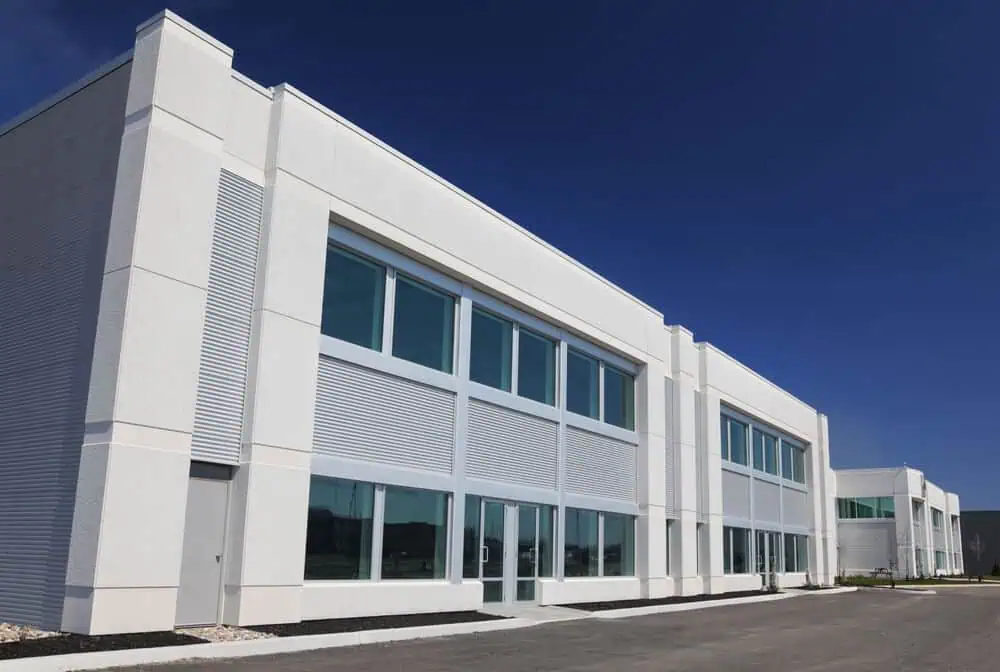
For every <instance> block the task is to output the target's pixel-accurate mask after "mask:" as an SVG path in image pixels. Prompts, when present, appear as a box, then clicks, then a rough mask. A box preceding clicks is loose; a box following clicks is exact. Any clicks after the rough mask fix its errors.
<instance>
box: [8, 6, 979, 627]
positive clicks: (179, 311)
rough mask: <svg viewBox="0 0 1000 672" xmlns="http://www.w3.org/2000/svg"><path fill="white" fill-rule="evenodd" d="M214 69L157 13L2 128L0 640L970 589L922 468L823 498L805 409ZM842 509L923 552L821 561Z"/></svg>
mask: <svg viewBox="0 0 1000 672" xmlns="http://www.w3.org/2000/svg"><path fill="white" fill-rule="evenodd" d="M232 59H233V51H232V50H231V49H230V48H229V47H227V46H226V45H224V44H221V43H220V42H218V41H217V40H215V39H213V38H212V37H210V36H209V35H206V34H205V33H204V32H202V31H200V30H199V29H198V28H196V27H194V26H192V25H190V24H188V23H186V22H185V21H183V20H182V19H180V18H178V17H176V16H175V15H173V14H171V13H169V12H164V13H162V14H160V15H158V16H157V17H155V18H153V19H151V20H150V21H148V22H146V23H144V24H143V25H142V26H140V27H139V28H138V32H137V34H136V41H135V47H134V49H133V50H132V51H130V52H129V53H128V54H126V55H125V56H123V57H122V58H120V59H118V60H116V61H115V62H113V63H110V64H109V65H108V66H107V67H105V68H103V69H102V70H101V71H100V72H98V73H95V74H93V75H92V76H90V77H88V78H86V79H85V80H83V81H82V82H80V83H79V84H77V85H76V86H74V87H71V88H70V89H69V90H67V91H65V92H63V93H61V94H59V95H57V96H56V97H55V98H53V99H52V100H49V101H47V102H45V103H43V104H42V105H40V106H39V107H38V108H36V109H34V110H32V111H30V112H28V113H26V114H25V115H23V116H22V117H20V118H18V119H16V120H14V121H13V122H11V123H10V124H8V125H7V126H5V127H3V128H2V129H0V204H2V206H0V236H2V239H0V240H2V244H0V315H2V316H3V319H2V320H0V344H2V345H0V361H2V364H0V455H2V456H3V460H2V461H0V512H2V515H0V549H3V553H2V557H0V621H15V622H25V623H34V624H38V625H42V626H45V627H56V628H62V629H64V630H69V631H75V632H83V633H113V632H124V631H149V630H163V629H169V628H172V627H174V626H175V625H186V624H203V623H217V622H222V623H230V624H242V625H246V624H260V623H276V622H294V621H299V620H303V619H322V618H335V617H344V616H361V615H374V614H388V613H404V612H414V611H437V610H461V609H477V608H480V607H482V605H483V604H484V603H487V602H501V603H502V602H508V603H514V602H518V601H526V602H534V603H539V604H564V603H572V602H589V601H599V600H620V599H627V598H641V597H661V596H667V595H692V594H699V593H720V592H726V591H733V590H742V589H751V588H756V587H759V586H761V585H762V583H763V582H765V581H767V580H770V578H771V577H773V579H774V581H775V582H776V583H778V584H779V585H781V586H786V587H787V586H798V585H803V584H805V583H823V584H828V583H831V582H832V581H833V579H834V576H835V574H836V572H837V571H838V568H840V569H843V568H844V567H845V562H847V564H850V565H857V567H858V568H859V569H869V568H870V566H872V565H879V564H889V563H891V562H893V561H894V559H895V558H896V556H897V555H898V556H900V557H901V560H899V562H901V563H909V564H907V565H905V566H907V567H910V566H914V565H915V564H916V566H915V567H914V570H913V571H915V572H917V571H918V570H919V567H921V566H922V567H927V566H928V564H927V563H930V562H936V561H937V559H936V558H937V556H936V553H937V552H938V550H939V549H940V551H941V552H945V553H946V556H945V560H944V561H941V562H940V563H939V566H940V567H941V568H942V571H951V570H953V569H954V568H956V567H961V553H960V549H961V543H960V540H959V537H958V532H957V530H958V518H957V516H958V499H957V497H955V496H953V495H945V494H944V493H943V492H940V491H939V490H937V489H932V486H930V485H928V486H927V487H926V488H925V487H924V485H923V481H922V479H918V478H917V477H916V476H915V475H914V474H916V473H917V472H913V471H912V470H901V471H900V472H899V473H898V474H890V475H888V476H886V477H885V478H884V479H881V480H880V477H876V476H874V475H873V476H871V477H870V478H869V479H868V480H869V481H870V482H871V487H867V486H863V485H862V481H864V478H863V477H862V475H860V473H854V472H842V473H841V475H840V476H839V478H835V477H834V472H833V471H832V470H831V468H830V453H829V438H828V437H829V433H828V427H827V420H826V417H825V416H824V415H823V414H822V413H819V412H817V410H816V409H814V408H812V407H810V406H809V405H807V404H805V403H803V402H802V401H800V400H798V399H796V398H795V397H793V396H792V395H791V394H789V393H787V392H785V391H784V390H782V389H780V388H779V387H777V386H775V385H774V384H772V383H770V382H768V381H767V380H765V379H763V378H762V377H761V376H759V375H757V374H756V373H754V372H753V371H752V370H751V369H750V368H748V367H747V366H745V365H744V364H742V363H740V362H738V361H736V360H734V359H733V358H731V357H729V356H728V355H726V354H725V353H723V352H721V351H719V350H718V349H716V348H714V347H713V346H711V345H709V344H707V343H699V342H697V341H696V340H695V339H694V336H693V334H692V332H691V331H689V330H687V329H685V328H684V327H681V326H670V325H666V324H665V323H664V319H663V315H662V314H661V313H660V312H658V311H657V310H656V309H655V308H652V307H650V306H648V305H646V304H644V303H643V302H642V301H640V300H638V299H636V298H635V297H634V296H632V295H630V294H628V293H627V292H626V291H625V290H623V289H622V288H619V287H616V286H615V285H613V284H612V283H610V282H609V281H607V280H606V279H604V278H602V277H600V276H599V275H597V274H596V273H594V272H593V271H591V270H590V269H588V268H586V267H585V266H583V265H582V264H580V263H579V262H577V261H575V260H573V259H571V258H569V257H568V256H566V255H565V254H563V253H562V252H560V251H559V250H557V249H555V248H553V247H552V246H550V245H548V244H547V243H545V242H544V241H542V240H540V239H538V238H537V237H536V236H534V235H532V234H531V233H529V232H527V231H525V230H524V229H522V228H520V227H518V226H517V225H516V224H514V223H513V222H511V221H510V220H508V219H506V218H505V217H503V216H502V215H500V214H499V213H497V212H496V211H494V210H492V209H490V208H489V207H488V206H487V205H485V204H483V203H481V202H479V201H477V200H475V199H474V198H473V197H471V196H470V195H468V194H466V193H464V192H462V191H461V190H460V189H458V188H457V187H455V186H454V185H452V184H450V183H448V182H446V181H445V180H443V179H441V178H440V177H439V176H437V175H435V174H433V173H432V172H430V171H428V170H427V169H426V168H424V167H422V166H420V165H419V164H417V163H416V162H414V161H413V160H411V159H410V158H408V157H406V156H404V155H402V154H400V153H399V152H397V151H395V150H394V149H392V148H391V147H389V146H387V145H386V144H385V143H383V142H381V141H379V140H378V139H377V138H374V137H372V136H371V135H369V134H367V133H366V132H365V131H363V130H362V129H360V128H358V127H357V126H355V125H353V124H351V123H350V122H348V121H346V120H345V119H343V118H341V117H339V116H338V115H337V114H336V113H334V112H333V111H331V110H329V109H327V108H326V107H324V106H323V105H321V104H320V103H318V102H316V101H315V100H313V99H311V98H309V97H308V96H307V95H305V94H304V93H302V92H300V91H298V90H297V89H295V88H294V87H292V86H289V85H287V84H283V85H279V86H275V87H272V88H265V87H263V86H260V85H258V84H257V83H255V82H253V81H251V80H249V79H248V78H246V77H244V76H243V75H241V74H240V73H238V72H237V71H235V70H233V68H232ZM876 481H877V483H876ZM883 481H884V485H883ZM837 487H840V488H841V489H842V492H841V493H840V494H841V496H842V497H844V499H842V500H839V501H841V502H843V503H844V504H842V505H843V506H846V507H847V508H846V509H845V511H855V510H856V509H851V508H850V507H851V506H852V505H851V504H850V503H849V502H850V501H853V500H850V499H848V498H862V497H864V498H878V497H883V496H890V497H891V502H892V504H893V506H894V507H895V508H894V515H895V512H905V513H906V515H905V516H903V515H901V516H900V517H899V519H898V520H895V519H894V522H893V523H892V525H893V529H892V532H891V534H895V535H897V536H898V534H899V533H898V531H897V530H896V527H895V525H896V523H897V522H898V523H899V524H901V525H903V527H904V528H905V529H906V530H910V529H912V530H914V532H913V534H912V535H911V536H910V537H908V538H909V539H910V541H905V540H904V542H903V543H902V544H895V543H890V542H891V541H893V539H889V538H888V537H887V538H885V539H883V541H884V542H885V543H884V548H883V549H881V551H880V552H881V553H882V555H877V554H875V552H874V551H872V550H870V547H873V546H874V544H873V543H871V542H867V541H865V542H863V543H859V542H851V543H849V544H847V545H846V546H845V545H844V543H843V542H841V544H840V545H839V546H838V540H837V535H838V528H839V530H840V534H841V535H842V538H847V539H851V538H852V537H851V534H852V532H851V530H854V531H855V532H853V534H854V535H855V536H854V537H853V538H855V539H857V538H861V537H864V535H863V534H860V533H858V532H857V530H858V528H859V526H863V523H855V522H850V521H845V520H840V521H838V518H837V508H836V503H837V501H838V500H836V499H835V498H836V496H837V492H836V489H837ZM866 506H867V504H866ZM934 507H937V508H936V509H935V508H934ZM918 510H919V512H920V513H919V515H918ZM932 511H938V512H940V514H941V515H942V516H944V518H943V520H945V521H946V522H947V524H946V526H945V528H944V529H943V532H942V535H943V536H942V539H944V541H942V542H940V543H939V542H938V526H937V524H936V523H935V524H934V525H931V526H928V525H926V524H925V523H924V522H921V523H920V526H919V527H918V526H917V523H916V522H915V521H917V520H918V519H919V520H920V521H926V520H928V519H930V520H932V522H933V521H937V520H938V518H937V517H934V516H932V515H931V512H932ZM881 512H882V513H881V515H882V516H883V519H884V518H885V516H886V514H885V510H884V509H882V510H881ZM925 512H926V515H925ZM845 517H848V516H845ZM869 524H872V525H878V523H869ZM882 527H885V526H884V525H883V526H882ZM872 529H874V528H872ZM879 529H881V528H879ZM885 530H886V531H885V532H884V533H883V536H885V535H889V534H890V532H889V531H888V530H889V528H885ZM853 546H856V547H858V548H859V549H860V548H862V547H864V548H865V549H869V550H865V551H864V552H865V553H868V555H867V556H864V557H861V556H860V555H858V556H855V555H852V554H853V553H855V550H852V547H853ZM897 548H898V549H901V550H899V551H897V550H896V549H897ZM924 550H926V551H928V554H926V557H925V555H924V554H923V552H924ZM858 553H861V551H858ZM948 553H955V554H957V555H955V556H954V558H953V559H952V556H949V555H947V554H948ZM855 558H856V559H855ZM919 563H923V564H922V565H920V564H919Z"/></svg>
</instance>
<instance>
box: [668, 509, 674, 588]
mask: <svg viewBox="0 0 1000 672" xmlns="http://www.w3.org/2000/svg"><path fill="white" fill-rule="evenodd" d="M673 522H674V521H672V520H668V521H667V541H666V546H667V547H666V556H667V576H670V575H671V574H670V571H671V566H670V534H671V533H672V532H673V531H674V530H673V525H671V523H673Z"/></svg>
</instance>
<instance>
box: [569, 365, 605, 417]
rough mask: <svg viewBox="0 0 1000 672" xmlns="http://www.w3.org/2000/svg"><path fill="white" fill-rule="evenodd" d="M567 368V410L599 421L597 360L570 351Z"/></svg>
mask: <svg viewBox="0 0 1000 672" xmlns="http://www.w3.org/2000/svg"><path fill="white" fill-rule="evenodd" d="M566 368H567V371H566V409H567V410H569V411H572V412H573V413H577V414H579V415H585V416H587V417H588V418H594V419H597V418H598V417H600V416H599V414H598V399H599V396H600V392H599V383H600V380H599V377H598V376H599V374H598V362H597V360H596V359H594V358H593V357H588V356H587V355H584V354H582V353H580V352H577V351H576V350H573V349H570V351H569V357H568V360H567V364H566Z"/></svg>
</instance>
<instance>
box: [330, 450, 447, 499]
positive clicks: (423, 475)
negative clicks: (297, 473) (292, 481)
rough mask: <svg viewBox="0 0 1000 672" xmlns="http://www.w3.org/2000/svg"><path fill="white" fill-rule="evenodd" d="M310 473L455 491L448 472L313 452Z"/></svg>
mask: <svg viewBox="0 0 1000 672" xmlns="http://www.w3.org/2000/svg"><path fill="white" fill-rule="evenodd" d="M311 469H312V473H313V474H314V475H316V476H326V477H328V478H343V479H347V480H352V481H363V482H366V483H377V484H384V485H398V486H402V487H404V488H418V489H421V490H438V491H441V492H455V489H456V485H457V483H456V479H455V477H454V476H452V475H450V474H441V473H434V472H430V471H419V470H417V469H408V468H406V467H398V466H393V465H388V464H378V463H375V462H361V461H355V460H349V459H346V458H342V457H334V456H332V455H313V456H312V460H311Z"/></svg>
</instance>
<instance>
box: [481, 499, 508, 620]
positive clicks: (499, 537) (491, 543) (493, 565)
mask: <svg viewBox="0 0 1000 672" xmlns="http://www.w3.org/2000/svg"><path fill="white" fill-rule="evenodd" d="M482 516H483V524H482V526H481V527H480V529H481V530H482V531H483V532H482V538H481V543H480V546H479V563H480V571H481V574H480V576H481V579H482V582H483V602H503V601H504V599H505V595H504V593H505V592H506V591H505V590H504V575H505V574H506V572H505V571H504V569H505V568H504V565H505V564H506V562H505V555H506V554H505V549H506V546H507V544H506V532H507V524H506V520H507V505H506V504H504V503H503V502H494V501H490V500H483V510H482Z"/></svg>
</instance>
